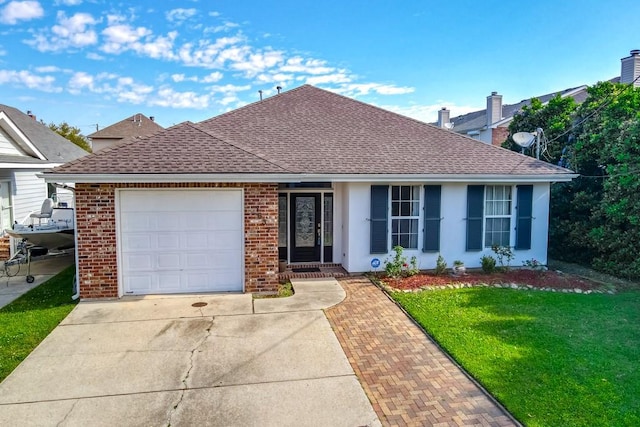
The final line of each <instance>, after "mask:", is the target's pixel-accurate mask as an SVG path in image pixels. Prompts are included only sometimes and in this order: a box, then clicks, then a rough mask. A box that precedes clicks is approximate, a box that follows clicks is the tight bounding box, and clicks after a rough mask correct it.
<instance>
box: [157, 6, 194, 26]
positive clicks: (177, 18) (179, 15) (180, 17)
mask: <svg viewBox="0 0 640 427" xmlns="http://www.w3.org/2000/svg"><path fill="white" fill-rule="evenodd" d="M197 13H198V11H197V10H195V9H193V8H189V9H184V8H177V9H172V10H170V11H168V12H167V13H166V14H165V16H166V17H167V20H168V21H171V22H176V23H182V22H184V21H186V20H187V19H189V18H191V17H193V16H195V15H196V14H197Z"/></svg>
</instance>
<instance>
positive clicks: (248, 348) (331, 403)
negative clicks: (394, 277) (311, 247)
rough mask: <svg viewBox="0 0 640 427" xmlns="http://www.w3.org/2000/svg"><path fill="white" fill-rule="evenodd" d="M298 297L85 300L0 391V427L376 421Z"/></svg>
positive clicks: (305, 299) (313, 313)
mask: <svg viewBox="0 0 640 427" xmlns="http://www.w3.org/2000/svg"><path fill="white" fill-rule="evenodd" d="M294 287H295V289H296V295H295V296H293V297H291V298H286V299H264V300H252V297H251V295H248V294H247V295H198V296H193V295H191V296H171V297H146V298H139V299H129V298H127V299H123V300H120V301H106V302H83V303H80V304H79V305H78V306H77V307H76V308H75V309H74V310H73V312H72V313H71V314H70V315H69V316H68V317H67V318H66V319H65V320H64V321H63V323H62V324H61V325H60V326H58V327H57V328H56V329H55V330H54V331H53V332H52V333H51V334H50V335H49V336H48V337H47V338H46V339H45V340H44V341H43V342H42V343H41V344H40V346H39V347H38V348H37V349H36V350H35V351H34V352H33V353H32V354H31V355H30V356H29V357H28V358H27V359H26V360H25V361H24V362H23V363H22V364H21V365H20V366H19V367H18V368H17V369H16V370H15V371H14V372H13V373H12V374H11V375H10V376H9V377H8V378H7V379H6V380H5V381H4V382H3V383H1V384H0V425H61V426H75V425H78V426H86V425H91V426H102V425H105V426H106V425H109V426H113V425H127V426H135V425H140V426H142V425H144V426H169V425H171V426H191V425H198V426H200V425H202V426H235V425H238V426H240V425H242V426H251V425H256V426H257V425H260V426H276V425H277V426H286V425H296V426H300V425H314V426H321V425H326V426H365V425H369V426H374V425H380V422H379V421H378V418H377V416H376V414H375V412H374V411H373V409H372V407H371V404H370V403H369V401H368V399H367V397H366V395H365V393H364V391H363V390H362V387H361V386H360V384H359V382H358V379H357V378H356V376H355V374H354V372H353V370H352V368H351V366H350V365H349V362H348V360H347V358H346V357H345V354H344V352H343V350H342V348H341V346H340V344H339V342H338V340H337V339H336V336H335V335H334V333H333V331H332V330H331V327H330V325H329V322H328V321H327V319H326V317H325V315H324V313H323V312H322V309H323V308H326V307H329V306H332V305H335V304H337V303H339V302H340V301H341V300H342V299H344V297H345V294H344V291H343V290H342V288H341V287H340V285H339V284H338V283H337V282H336V281H335V280H333V279H329V280H324V281H318V280H317V279H315V280H311V281H309V280H307V281H294Z"/></svg>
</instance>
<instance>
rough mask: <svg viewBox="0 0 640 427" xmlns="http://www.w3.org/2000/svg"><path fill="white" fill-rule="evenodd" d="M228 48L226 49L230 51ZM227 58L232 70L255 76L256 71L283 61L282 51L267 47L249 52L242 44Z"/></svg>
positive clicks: (247, 75)
mask: <svg viewBox="0 0 640 427" xmlns="http://www.w3.org/2000/svg"><path fill="white" fill-rule="evenodd" d="M232 50H233V48H232V49H228V50H227V51H232ZM224 54H225V52H221V54H220V56H223V55H224ZM226 59H228V60H229V61H230V62H231V64H230V66H231V68H232V69H234V70H238V71H242V72H244V75H245V77H249V78H251V77H255V76H256V75H257V74H258V73H260V72H262V71H264V70H266V69H269V68H273V67H275V66H276V65H278V64H279V63H282V62H283V61H284V52H283V51H279V50H271V49H267V50H266V51H264V52H255V53H250V48H248V46H244V47H243V48H242V49H239V50H237V51H235V52H233V53H232V55H229V56H228V58H226Z"/></svg>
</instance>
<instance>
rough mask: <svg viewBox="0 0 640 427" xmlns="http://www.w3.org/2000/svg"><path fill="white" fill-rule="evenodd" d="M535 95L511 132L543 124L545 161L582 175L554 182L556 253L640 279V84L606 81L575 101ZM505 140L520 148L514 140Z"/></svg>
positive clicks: (552, 229)
mask: <svg viewBox="0 0 640 427" xmlns="http://www.w3.org/2000/svg"><path fill="white" fill-rule="evenodd" d="M572 101H573V100H571V101H568V100H565V99H564V98H560V97H558V96H557V97H555V98H553V99H552V100H551V101H549V103H548V104H547V105H542V103H541V102H539V101H538V100H533V101H532V103H531V105H530V106H528V107H526V108H524V109H523V111H522V113H521V114H518V115H517V116H515V117H514V120H513V122H512V123H511V126H509V130H510V132H511V134H513V133H515V132H519V131H527V132H530V131H532V130H534V129H536V128H538V127H541V128H543V129H544V130H545V134H546V137H547V139H548V140H549V141H550V142H549V145H548V147H547V156H545V158H544V160H547V161H550V162H551V163H554V164H557V163H558V161H559V160H561V159H562V160H563V165H565V166H566V167H569V168H570V169H572V170H574V171H575V172H577V173H579V174H580V176H579V177H578V178H576V179H574V180H573V181H572V182H567V183H560V184H555V185H553V186H552V188H551V208H550V226H549V253H550V255H551V256H552V257H554V258H558V259H564V260H567V261H572V262H579V263H582V264H585V265H588V266H593V267H595V268H596V269H598V270H601V271H604V272H608V273H613V274H615V275H619V276H625V277H629V278H640V257H638V248H640V88H634V87H633V86H630V85H623V84H614V83H611V82H601V83H598V84H597V85H594V86H592V87H590V88H588V97H587V99H586V100H585V102H584V103H582V104H581V105H580V106H579V107H577V108H576V105H575V103H573V102H572ZM505 146H507V147H508V148H511V149H514V150H518V151H519V150H520V147H518V146H517V145H516V144H514V143H513V141H512V140H511V138H510V139H509V140H507V142H506V143H505Z"/></svg>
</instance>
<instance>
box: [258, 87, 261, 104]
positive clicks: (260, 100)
mask: <svg viewBox="0 0 640 427" xmlns="http://www.w3.org/2000/svg"><path fill="white" fill-rule="evenodd" d="M258 93H259V94H260V101H262V89H260V90H259V91H258Z"/></svg>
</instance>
